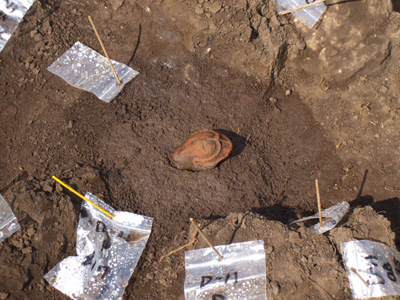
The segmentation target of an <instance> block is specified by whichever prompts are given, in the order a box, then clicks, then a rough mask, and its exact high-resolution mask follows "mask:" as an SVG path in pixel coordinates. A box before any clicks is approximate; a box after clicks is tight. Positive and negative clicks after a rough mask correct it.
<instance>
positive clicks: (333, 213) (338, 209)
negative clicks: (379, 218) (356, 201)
mask: <svg viewBox="0 0 400 300" xmlns="http://www.w3.org/2000/svg"><path fill="white" fill-rule="evenodd" d="M349 208H350V205H349V203H348V202H346V201H343V202H341V203H338V204H336V205H334V206H331V207H329V208H327V209H324V210H323V211H322V212H321V215H322V218H324V220H323V221H322V227H321V225H320V223H319V222H318V223H317V224H314V225H312V226H310V228H311V229H312V230H314V231H315V232H316V233H324V232H327V231H329V230H331V229H332V228H334V227H335V226H336V225H337V224H338V223H339V221H340V220H341V219H342V218H343V216H344V215H345V214H346V213H347V211H348V210H349ZM317 219H319V214H318V213H317V214H315V215H312V216H310V217H307V218H302V219H299V220H296V221H293V222H291V223H290V224H289V225H292V224H295V223H299V222H304V221H308V220H317Z"/></svg>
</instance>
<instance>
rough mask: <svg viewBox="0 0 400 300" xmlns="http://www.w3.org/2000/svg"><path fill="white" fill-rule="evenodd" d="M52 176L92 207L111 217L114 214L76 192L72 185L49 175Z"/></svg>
mask: <svg viewBox="0 0 400 300" xmlns="http://www.w3.org/2000/svg"><path fill="white" fill-rule="evenodd" d="M51 178H53V179H54V180H55V181H57V182H58V183H59V184H61V185H62V186H63V187H65V188H66V189H68V190H69V191H71V192H73V193H74V194H75V195H77V196H78V197H80V198H82V199H83V200H85V201H86V202H88V203H89V204H91V205H93V206H94V207H96V208H97V209H98V210H100V211H101V212H102V213H104V214H106V215H107V216H109V217H110V218H111V219H112V218H114V216H113V215H112V214H110V213H109V212H108V211H106V210H105V209H104V208H102V207H100V206H98V205H97V204H96V203H94V202H93V201H90V200H89V199H88V198H86V197H85V196H83V195H82V194H80V193H78V192H77V191H75V190H74V189H73V188H72V187H70V186H69V185H68V184H66V183H64V182H62V181H61V180H60V179H58V178H57V177H56V176H53V177H51Z"/></svg>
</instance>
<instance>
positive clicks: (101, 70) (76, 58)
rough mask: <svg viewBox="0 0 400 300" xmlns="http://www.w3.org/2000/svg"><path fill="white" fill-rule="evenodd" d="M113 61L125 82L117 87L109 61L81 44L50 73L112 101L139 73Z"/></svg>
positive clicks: (73, 47)
mask: <svg viewBox="0 0 400 300" xmlns="http://www.w3.org/2000/svg"><path fill="white" fill-rule="evenodd" d="M111 62H112V64H113V66H114V68H115V72H116V73H117V75H118V77H119V79H120V81H121V82H122V83H121V84H120V85H118V84H117V80H116V79H115V77H114V73H113V72H112V70H111V68H110V64H109V63H108V60H107V58H105V57H104V56H102V55H101V54H99V53H98V52H96V51H94V50H93V49H91V48H89V47H87V46H85V45H84V44H82V43H81V42H76V43H75V44H74V45H73V46H72V47H71V48H70V49H69V50H68V51H67V52H65V53H64V54H63V55H61V56H60V57H59V58H58V59H57V60H56V61H55V62H54V63H53V64H52V65H51V66H50V67H48V68H47V70H49V71H50V72H51V73H53V74H55V75H57V76H60V77H61V78H62V79H64V80H65V81H66V82H68V83H69V84H70V85H72V86H74V87H76V88H79V89H82V90H85V91H88V92H91V93H93V94H95V95H96V96H97V98H99V99H101V100H103V101H105V102H110V101H111V100H112V99H114V98H115V97H116V96H117V95H118V94H119V93H120V92H121V91H122V89H123V87H124V85H125V84H127V83H128V82H129V81H131V80H132V79H133V78H135V77H136V76H137V75H138V74H139V73H138V72H137V71H135V70H133V69H132V68H130V67H128V66H127V65H125V64H122V63H119V62H116V61H114V60H111Z"/></svg>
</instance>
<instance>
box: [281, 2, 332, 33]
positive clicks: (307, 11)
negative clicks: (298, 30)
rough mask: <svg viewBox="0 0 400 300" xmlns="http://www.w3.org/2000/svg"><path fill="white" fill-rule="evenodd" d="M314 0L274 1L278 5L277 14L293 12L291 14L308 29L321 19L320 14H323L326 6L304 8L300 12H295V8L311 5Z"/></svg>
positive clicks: (320, 4)
mask: <svg viewBox="0 0 400 300" xmlns="http://www.w3.org/2000/svg"><path fill="white" fill-rule="evenodd" d="M315 1H316V0H276V3H277V5H278V13H282V12H284V11H287V10H290V11H293V12H292V14H293V16H294V17H295V18H297V19H298V20H299V21H300V22H301V23H303V24H304V25H306V26H307V27H308V28H313V27H314V25H315V24H316V23H317V22H318V20H319V18H321V16H322V14H323V13H324V12H325V9H326V5H325V3H324V2H321V3H317V4H314V5H311V6H309V7H305V8H303V9H300V10H295V9H296V8H298V7H300V6H303V5H307V4H311V3H313V2H315Z"/></svg>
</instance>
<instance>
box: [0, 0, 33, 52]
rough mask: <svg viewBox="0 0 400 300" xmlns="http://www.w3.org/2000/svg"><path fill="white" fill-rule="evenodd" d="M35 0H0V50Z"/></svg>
mask: <svg viewBox="0 0 400 300" xmlns="http://www.w3.org/2000/svg"><path fill="white" fill-rule="evenodd" d="M34 1H35V0H1V1H0V52H1V51H2V50H3V48H4V46H5V45H6V44H7V42H8V40H9V39H10V38H11V36H12V34H13V33H14V31H15V29H17V26H18V24H19V22H21V20H22V18H23V17H24V16H25V14H26V12H27V11H28V9H29V8H30V7H31V6H32V4H33V2H34Z"/></svg>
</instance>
